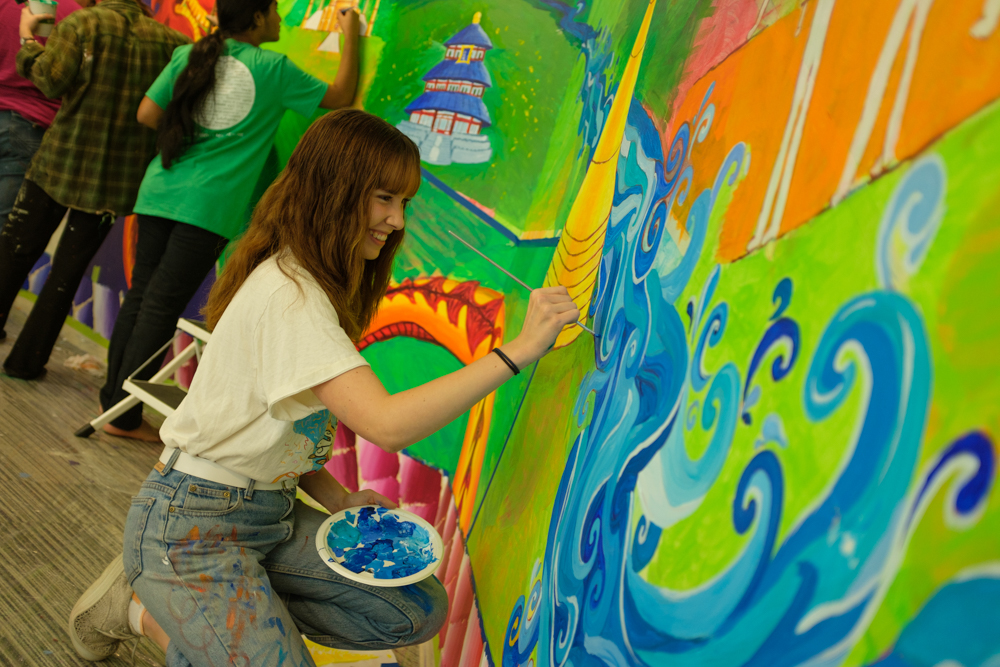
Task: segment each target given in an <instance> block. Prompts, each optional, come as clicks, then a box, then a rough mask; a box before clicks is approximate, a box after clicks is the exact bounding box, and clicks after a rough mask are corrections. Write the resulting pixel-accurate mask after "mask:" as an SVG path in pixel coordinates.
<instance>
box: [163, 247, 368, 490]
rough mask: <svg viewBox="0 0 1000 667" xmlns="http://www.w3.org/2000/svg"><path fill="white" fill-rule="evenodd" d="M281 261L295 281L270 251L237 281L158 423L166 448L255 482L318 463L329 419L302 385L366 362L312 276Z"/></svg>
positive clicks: (324, 454) (332, 422)
mask: <svg viewBox="0 0 1000 667" xmlns="http://www.w3.org/2000/svg"><path fill="white" fill-rule="evenodd" d="M282 266H283V267H284V268H285V269H286V271H288V272H289V273H290V274H292V275H294V276H295V278H296V280H295V281H293V280H292V278H290V277H289V276H287V275H285V274H284V273H283V272H282V271H281V269H280V268H279V267H278V263H277V260H276V259H275V258H274V257H271V258H270V259H268V260H266V261H265V262H263V263H262V264H261V265H260V266H258V267H257V268H256V269H255V270H254V271H253V273H251V274H250V276H249V277H248V278H247V279H246V281H245V282H244V283H243V286H242V287H240V289H239V291H238V292H237V293H236V296H235V297H233V300H232V302H230V304H229V306H228V307H227V308H226V312H225V313H224V314H223V316H222V318H221V319H220V320H219V323H218V325H217V326H216V328H215V331H213V332H212V339H211V341H209V343H208V345H207V346H206V347H205V353H204V354H203V355H202V357H201V361H200V363H199V364H198V371H197V373H195V376H194V381H193V382H192V383H191V388H190V391H189V392H188V395H187V397H186V398H185V399H184V401H183V402H182V403H181V405H180V407H179V408H178V409H177V411H176V412H174V413H173V414H172V415H170V416H169V417H168V418H167V420H166V421H164V422H163V426H162V427H161V428H160V437H161V438H162V439H163V442H164V444H165V445H167V446H168V447H175V448H177V449H179V450H181V451H182V452H187V453H188V454H191V455H194V456H199V457H201V458H204V459H208V460H210V461H215V462H216V463H218V464H220V465H223V466H225V467H227V468H229V469H230V470H233V471H235V472H238V473H241V474H243V475H246V476H247V477H251V478H253V479H255V480H258V481H262V482H277V481H280V480H283V479H292V478H296V477H298V476H299V475H302V474H303V473H307V472H310V471H313V470H319V468H320V467H321V466H322V465H323V464H324V463H326V461H327V459H328V458H329V455H330V449H331V447H332V445H333V436H334V431H335V428H336V424H337V420H336V417H334V416H333V415H331V414H330V411H329V410H327V409H326V408H325V407H324V406H323V404H322V403H321V402H320V401H319V399H318V398H316V395H315V394H314V393H313V392H312V387H315V386H316V385H318V384H321V383H323V382H326V381H327V380H330V379H332V378H335V377H337V376H338V375H340V374H342V373H345V372H347V371H349V370H351V369H354V368H358V367H359V366H366V365H368V362H367V361H365V359H364V358H363V357H362V356H361V355H360V354H359V353H358V351H357V349H356V348H355V347H354V344H353V343H352V342H351V340H350V338H348V336H347V333H346V332H345V331H344V330H343V329H342V328H341V327H340V320H339V318H338V317H337V312H336V311H335V310H334V308H333V305H332V304H331V303H330V300H329V299H328V298H327V296H326V293H324V292H323V290H322V289H321V288H320V286H319V285H318V284H317V283H316V281H315V279H313V278H312V276H310V275H309V274H308V273H307V272H306V271H304V270H303V269H301V268H300V267H298V265H297V264H296V263H295V261H294V259H293V258H292V257H291V255H286V256H285V258H284V259H283V260H282ZM296 281H297V283H298V284H296Z"/></svg>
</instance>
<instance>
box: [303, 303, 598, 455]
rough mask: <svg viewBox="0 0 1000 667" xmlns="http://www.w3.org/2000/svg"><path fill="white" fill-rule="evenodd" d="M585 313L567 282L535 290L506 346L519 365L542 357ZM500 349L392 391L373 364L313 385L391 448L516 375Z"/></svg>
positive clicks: (354, 424) (441, 423)
mask: <svg viewBox="0 0 1000 667" xmlns="http://www.w3.org/2000/svg"><path fill="white" fill-rule="evenodd" d="M579 317H580V311H579V310H577V308H576V305H575V304H574V303H573V301H572V300H571V299H570V297H569V293H568V292H567V291H566V288H564V287H548V288H543V289H538V290H535V291H533V292H532V293H531V300H530V302H529V304H528V313H527V315H526V316H525V320H524V325H523V327H522V329H521V333H520V334H519V335H518V336H517V338H515V339H514V340H513V341H511V342H510V343H507V344H505V345H502V346H501V347H500V349H501V351H503V352H504V353H506V354H507V356H508V357H510V358H511V360H512V361H513V362H514V363H515V364H516V365H517V366H518V367H519V368H525V367H527V366H528V365H529V364H531V363H532V362H534V361H537V360H538V359H540V358H541V357H542V356H543V355H544V354H545V353H546V352H547V351H548V350H549V349H550V348H551V347H552V344H553V343H554V342H555V339H556V336H557V335H558V334H559V332H560V331H561V330H562V328H563V327H564V326H565V325H567V324H570V323H572V322H575V321H577V319H579ZM511 376H512V374H511V371H510V369H509V368H508V367H507V366H506V364H504V362H503V361H502V360H501V359H500V357H499V356H497V355H496V354H487V355H486V356H485V357H483V358H481V359H478V360H476V361H474V362H473V363H471V364H469V365H468V366H466V367H465V368H462V369H460V370H457V371H455V372H454V373H449V374H448V375H445V376H443V377H440V378H437V379H436V380H431V381H430V382H428V383H426V384H422V385H420V386H419V387H414V388H413V389H408V390H406V391H402V392H400V393H398V394H389V392H388V391H386V389H385V387H384V386H383V385H382V383H381V382H380V381H379V379H378V378H377V377H376V376H375V374H374V373H373V372H372V371H371V369H370V368H368V367H367V366H365V367H361V368H356V369H354V370H352V371H348V372H347V373H344V374H343V375H339V376H337V377H335V378H333V379H332V380H329V381H327V382H324V383H323V384H321V385H317V386H316V387H313V392H314V393H315V394H316V396H317V397H318V398H319V399H320V401H322V402H323V404H324V405H325V406H326V407H327V408H329V409H330V411H331V412H332V413H333V414H335V415H337V418H338V419H340V421H342V422H344V423H345V424H347V426H349V427H350V428H351V430H352V431H354V432H355V433H357V434H358V435H360V436H361V437H363V438H364V439H366V440H368V441H370V442H373V443H375V444H376V445H378V446H379V447H381V448H382V449H384V450H386V451H389V452H398V451H399V450H401V449H404V448H405V447H408V446H409V445H412V444H413V443H414V442H417V441H418V440H421V439H422V438H425V437H427V436H428V435H430V434H431V433H434V432H435V431H438V430H440V429H441V428H443V427H445V426H447V425H448V424H449V423H450V422H451V421H453V420H454V419H456V418H457V417H459V416H461V415H462V414H463V413H464V412H465V411H466V410H468V409H469V408H471V407H472V406H473V405H475V404H476V403H478V402H479V401H481V400H482V399H483V398H485V397H486V396H487V395H489V394H490V392H492V391H494V390H495V389H496V388H497V387H499V386H500V385H501V384H503V383H504V382H506V381H507V380H509V379H510V378H511Z"/></svg>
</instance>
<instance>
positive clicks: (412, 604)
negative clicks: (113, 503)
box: [70, 110, 579, 667]
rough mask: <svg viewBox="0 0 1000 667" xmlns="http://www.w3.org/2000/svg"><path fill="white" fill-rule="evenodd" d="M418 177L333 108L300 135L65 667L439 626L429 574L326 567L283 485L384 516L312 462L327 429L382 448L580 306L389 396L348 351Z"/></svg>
mask: <svg viewBox="0 0 1000 667" xmlns="http://www.w3.org/2000/svg"><path fill="white" fill-rule="evenodd" d="M419 183H420V156H419V153H418V152H417V148H416V146H415V145H414V144H413V142H411V141H410V140H409V139H408V138H406V137H405V136H404V135H403V134H402V133H401V132H399V131H398V130H396V129H395V128H393V127H392V126H391V125H389V124H388V123H386V122H384V121H382V120H380V119H378V118H376V117H374V116H371V115H369V114H366V113H364V112H362V111H356V110H342V111H336V112H334V113H331V114H328V115H326V116H324V117H322V118H320V119H319V120H318V121H316V123H314V124H313V126H312V127H311V128H310V129H309V131H308V132H306V134H305V136H304V137H303V138H302V141H301V142H300V143H299V145H298V147H297V148H296V149H295V152H294V153H293V154H292V156H291V159H290V160H289V162H288V166H287V168H286V169H285V171H284V172H283V173H282V175H281V176H280V177H279V178H278V180H277V181H275V183H274V185H272V186H271V188H270V189H269V190H268V191H267V192H266V193H265V195H264V197H263V198H262V199H261V202H260V204H259V205H258V206H257V208H256V210H255V211H254V217H253V220H252V222H251V224H250V227H249V229H248V231H247V232H246V234H245V235H244V236H243V237H242V239H241V240H240V241H239V242H238V244H237V246H236V249H235V251H234V253H233V256H232V257H231V258H230V260H229V261H228V262H227V264H226V268H225V270H224V271H223V273H222V275H221V276H220V279H219V281H218V282H217V283H216V285H215V287H214V288H213V290H212V293H211V295H210V297H209V301H208V306H207V315H208V323H209V325H210V326H211V327H213V333H212V340H211V342H210V343H209V345H208V346H207V348H206V351H205V354H204V355H203V356H202V361H201V364H200V365H199V367H198V372H197V373H196V374H195V378H194V381H193V383H192V384H191V390H190V393H189V394H188V396H187V398H186V399H185V400H184V402H183V403H182V404H181V406H180V408H179V409H178V410H177V411H176V412H175V413H174V414H173V415H171V416H170V417H169V418H168V419H167V420H166V421H165V422H164V424H163V427H162V429H161V431H160V432H161V434H162V436H163V441H164V443H165V444H166V447H165V449H164V452H163V454H162V455H161V457H160V463H159V464H157V466H156V467H155V469H154V470H153V471H151V472H150V474H149V476H148V477H147V478H146V481H145V482H144V483H143V485H142V487H141V489H140V491H139V494H138V495H137V496H136V497H135V498H133V500H132V507H131V510H130V511H129V514H128V518H127V520H126V523H125V539H124V553H123V556H122V557H121V558H118V559H116V560H115V561H114V562H113V563H112V564H111V565H109V566H108V568H107V569H106V570H105V572H104V574H103V575H102V576H101V577H100V578H99V579H98V580H97V581H96V582H95V583H94V584H93V585H92V586H91V587H90V589H89V590H88V591H87V592H86V593H84V595H83V597H81V598H80V600H79V602H77V604H76V606H75V607H74V609H73V611H72V613H71V615H70V635H71V637H72V640H73V644H74V646H75V647H76V650H77V652H78V653H79V654H80V655H81V656H82V657H84V658H86V659H88V660H99V659H102V658H104V657H106V656H108V655H110V654H111V653H112V652H113V651H114V650H115V648H116V646H117V645H118V643H119V642H120V641H122V640H125V639H129V638H134V637H138V636H140V635H146V636H148V637H151V638H152V639H154V640H155V641H156V642H157V643H159V645H160V646H162V647H163V648H164V649H165V651H166V655H167V665H168V667H181V666H183V667H187V666H188V665H206V666H207V665H278V664H281V665H312V664H313V662H312V659H311V658H310V657H309V653H308V651H307V649H306V647H305V645H304V643H303V641H302V639H301V635H302V634H304V635H306V636H307V637H309V638H310V639H311V640H313V641H315V642H318V643H319V644H323V645H325V646H331V647H337V648H342V649H386V648H390V649H391V648H397V647H400V646H405V645H408V644H415V643H420V642H424V641H427V640H428V639H430V638H431V637H433V636H434V635H435V634H436V633H437V632H438V630H439V628H440V626H441V624H442V622H443V620H444V618H445V614H446V611H447V597H446V595H445V592H444V590H443V587H442V586H441V584H440V583H439V582H438V581H437V579H435V578H430V579H425V580H424V581H423V582H420V583H418V584H414V585H410V586H405V587H401V588H373V587H370V586H367V585H364V584H357V583H354V582H351V581H348V580H346V579H344V578H342V577H340V576H339V575H337V574H336V573H334V572H333V571H332V570H331V569H329V568H328V567H327V566H326V564H324V563H323V562H322V560H321V558H320V557H319V556H318V554H317V552H316V548H315V536H316V532H317V530H318V528H319V526H320V524H321V523H322V522H323V520H324V518H325V515H324V514H323V513H321V512H319V511H316V510H314V509H311V508H310V507H308V506H306V505H304V504H303V503H301V502H298V501H296V499H295V489H296V484H299V485H301V487H302V489H303V490H304V491H305V492H306V493H308V494H309V495H310V496H311V497H312V498H314V499H315V500H316V501H317V502H319V503H320V504H322V505H323V506H324V507H325V508H326V509H328V510H329V511H330V512H337V511H339V510H341V509H344V508H346V507H352V506H356V505H360V504H371V503H377V504H381V505H383V506H387V507H392V506H393V504H392V503H391V502H390V501H389V500H387V499H386V498H384V497H383V496H380V495H379V494H377V493H375V492H372V491H361V492H359V493H353V494H352V493H348V492H347V491H346V490H345V489H344V487H343V486H341V484H340V483H338V482H337V480H336V479H334V478H333V477H332V476H331V475H330V473H329V472H328V471H327V470H326V469H325V468H324V467H323V463H324V462H325V461H326V459H327V456H328V452H329V449H330V446H331V443H332V441H333V435H334V429H335V427H336V423H337V420H338V419H339V420H340V421H342V422H343V423H344V424H345V425H347V426H348V427H350V428H351V429H352V430H353V431H355V432H356V433H358V434H359V435H361V436H362V437H364V438H366V439H367V440H369V441H371V442H373V443H375V444H376V445H378V446H380V447H382V448H383V449H385V450H387V451H389V452H398V451H399V450H401V449H403V448H405V447H407V446H408V445H410V444H412V443H414V442H416V441H418V440H420V439H422V438H424V437H426V436H428V435H430V434H431V433H433V432H435V431H437V430H438V429H440V428H442V427H444V426H445V425H447V424H448V423H449V422H451V421H452V420H453V419H455V418H457V417H458V416H460V415H461V414H463V413H464V412H465V411H466V410H468V409H469V408H470V407H472V406H473V405H474V404H475V403H476V402H478V401H480V400H482V399H483V398H484V397H485V396H487V395H488V394H489V393H490V392H492V391H493V390H495V389H496V388H497V387H498V386H500V385H501V384H502V383H503V382H504V381H506V380H507V379H508V378H510V377H511V375H512V371H516V370H517V369H519V368H524V367H525V366H527V365H529V364H531V363H533V362H534V361H536V360H538V359H539V358H541V357H542V356H543V355H544V354H545V353H546V352H547V351H548V350H549V349H550V348H551V346H552V344H553V342H554V341H555V339H556V335H557V334H558V333H559V331H560V330H561V329H562V327H563V326H565V325H567V324H569V323H571V322H574V321H576V320H577V318H578V317H579V311H578V310H577V308H576V306H575V305H574V304H573V302H572V301H571V300H570V297H569V294H568V292H567V291H566V289H565V288H563V287H550V288H544V289H539V290H535V291H534V292H532V294H531V299H530V301H529V305H528V309H527V313H526V315H525V319H524V323H523V326H522V329H521V333H520V334H519V335H518V336H517V337H516V338H514V339H513V340H511V341H510V342H509V343H505V344H504V345H502V346H501V347H500V348H497V350H496V351H497V354H489V355H486V356H485V357H483V358H481V359H479V360H477V361H475V362H473V363H471V364H469V365H468V366H466V367H465V368H462V369H461V370H458V371H456V372H454V373H451V374H449V375H445V376H443V377H441V378H438V379H436V380H433V381H431V382H428V383H427V384H424V385H421V386H418V387H415V388H413V389H409V390H407V391H403V392H400V393H398V394H394V395H390V394H389V393H388V392H387V391H386V390H385V388H384V387H383V386H382V384H381V383H380V382H379V380H378V378H377V377H376V376H375V375H374V374H373V373H372V371H371V368H370V367H369V365H368V363H367V362H366V361H365V360H364V358H362V357H361V355H360V354H358V352H357V350H356V349H355V347H354V345H353V343H352V341H354V340H357V339H359V338H360V337H361V336H362V334H363V332H364V331H365V329H366V328H367V326H368V325H369V323H370V322H371V321H372V318H373V317H374V314H375V312H376V309H377V308H378V304H379V302H380V300H381V298H382V297H383V296H384V294H385V291H386V288H387V285H388V283H389V277H390V273H391V268H392V261H393V256H394V255H395V253H396V250H397V249H398V248H399V246H400V244H401V242H402V240H403V234H404V231H403V229H404V222H405V210H406V205H407V203H408V201H409V200H410V198H411V197H413V195H414V193H415V192H416V190H417V188H418V186H419ZM133 591H134V593H135V596H133Z"/></svg>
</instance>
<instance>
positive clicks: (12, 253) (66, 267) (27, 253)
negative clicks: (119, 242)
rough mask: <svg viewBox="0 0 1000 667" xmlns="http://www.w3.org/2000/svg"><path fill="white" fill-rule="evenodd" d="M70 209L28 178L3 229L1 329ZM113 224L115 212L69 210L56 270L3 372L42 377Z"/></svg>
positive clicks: (54, 260) (0, 247) (0, 238)
mask: <svg viewBox="0 0 1000 667" xmlns="http://www.w3.org/2000/svg"><path fill="white" fill-rule="evenodd" d="M65 214H66V207H65V206H62V205H61V204H59V203H58V202H56V201H55V200H54V199H52V197H50V196H49V195H48V194H46V193H45V191H44V190H42V188H40V187H39V186H38V185H36V184H35V183H33V182H31V181H29V180H24V181H23V182H22V183H21V189H20V191H19V192H18V193H17V199H16V200H15V202H14V208H13V210H11V212H10V216H9V217H8V218H7V224H6V225H4V227H3V230H2V231H0V329H3V327H4V325H5V324H6V323H7V317H8V315H10V309H11V306H13V304H14V299H15V298H16V297H17V293H18V291H19V290H20V289H21V285H23V284H24V280H25V278H27V277H28V272H29V271H31V267H33V266H34V265H35V262H37V261H38V258H39V257H41V256H42V253H43V252H45V246H46V245H48V242H49V238H50V237H51V236H52V234H53V233H54V232H55V231H56V229H58V228H59V223H60V222H61V221H62V218H63V215H65ZM114 222H115V218H114V215H113V214H110V213H108V214H97V213H84V212H83V211H77V210H76V209H70V212H69V219H68V220H67V222H66V229H65V230H63V235H62V238H61V239H60V240H59V245H58V246H57V248H56V254H55V257H53V258H52V269H51V271H50V272H49V277H48V279H47V280H46V281H45V286H44V287H43V288H42V293H41V294H39V295H38V300H37V301H36V302H35V306H34V307H33V308H32V309H31V314H30V315H29V316H28V320H27V322H25V323H24V329H22V330H21V335H20V336H18V337H17V342H16V343H14V347H13V348H11V351H10V354H9V355H7V360H6V361H4V364H3V368H4V371H5V372H6V373H8V374H9V375H13V376H14V377H19V378H24V379H28V380H30V379H34V378H36V377H38V376H39V375H41V374H42V371H43V370H44V369H45V364H46V363H47V362H48V360H49V355H50V354H52V347H53V346H54V345H55V344H56V340H57V339H58V338H59V331H60V330H61V329H62V325H63V322H64V321H65V320H66V315H67V314H68V313H69V311H70V308H71V307H72V305H73V297H74V296H75V295H76V290H77V288H78V287H79V286H80V280H81V279H83V274H84V272H85V271H86V270H87V265H88V264H90V260H91V259H93V258H94V254H95V253H97V250H98V249H99V248H100V247H101V243H102V242H103V241H104V237H106V236H107V235H108V232H109V231H111V225H113V224H114Z"/></svg>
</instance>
